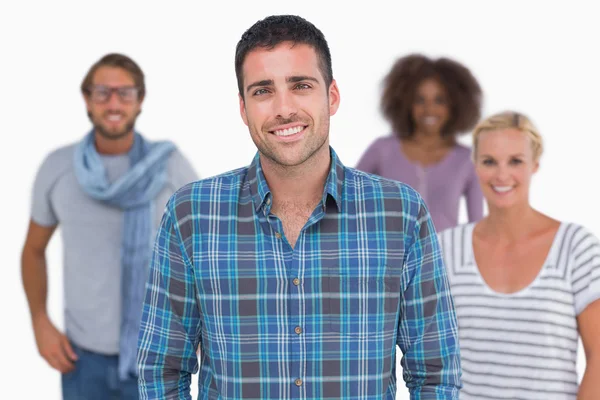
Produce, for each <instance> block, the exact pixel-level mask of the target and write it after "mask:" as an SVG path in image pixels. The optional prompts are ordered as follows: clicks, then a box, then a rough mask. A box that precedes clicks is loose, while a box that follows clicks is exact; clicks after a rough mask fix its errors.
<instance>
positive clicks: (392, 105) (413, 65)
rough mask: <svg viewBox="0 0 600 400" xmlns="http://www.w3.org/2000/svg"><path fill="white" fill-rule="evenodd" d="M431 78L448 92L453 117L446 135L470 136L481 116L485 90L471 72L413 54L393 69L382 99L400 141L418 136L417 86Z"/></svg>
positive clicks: (447, 60) (462, 66) (388, 77)
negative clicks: (414, 115)
mask: <svg viewBox="0 0 600 400" xmlns="http://www.w3.org/2000/svg"><path fill="white" fill-rule="evenodd" d="M429 78H434V79H437V80H438V81H439V82H440V83H441V84H442V85H443V86H444V87H445V88H446V91H447V93H448V100H449V107H450V118H449V120H448V122H447V123H446V124H445V125H444V127H443V128H442V132H441V134H442V136H453V135H457V134H463V133H466V132H468V131H470V130H471V129H472V128H473V127H474V126H475V124H476V123H477V122H478V121H479V119H480V117H481V105H482V92H481V87H480V86H479V83H478V82H477V79H475V77H474V76H473V74H471V71H469V69H467V68H466V67H465V66H464V65H462V64H460V63H458V62H456V61H453V60H451V59H448V58H438V59H431V58H428V57H426V56H424V55H421V54H410V55H408V56H405V57H402V58H400V59H398V60H397V61H396V63H395V64H394V65H393V66H392V69H391V71H390V72H389V73H388V75H387V76H386V77H385V79H384V82H383V83H384V90H383V95H382V98H381V111H382V113H383V115H384V117H385V118H386V119H387V120H388V121H389V122H390V123H391V125H392V128H393V130H394V133H395V134H396V135H398V137H399V138H400V139H406V138H410V137H411V136H412V135H413V134H414V131H415V124H414V121H413V118H412V105H413V102H414V100H415V96H416V91H417V87H418V86H419V84H420V83H421V82H422V81H424V80H425V79H429Z"/></svg>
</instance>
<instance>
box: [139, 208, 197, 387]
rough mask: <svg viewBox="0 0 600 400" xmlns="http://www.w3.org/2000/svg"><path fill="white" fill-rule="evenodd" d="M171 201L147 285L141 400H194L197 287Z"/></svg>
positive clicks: (141, 339) (141, 337) (142, 330)
mask: <svg viewBox="0 0 600 400" xmlns="http://www.w3.org/2000/svg"><path fill="white" fill-rule="evenodd" d="M172 200H173V199H171V201H170V202H169V204H168V205H167V208H166V211H165V214H164V215H163V217H162V221H161V225H160V228H159V231H158V233H157V236H156V240H155V243H154V250H153V254H152V259H151V263H150V268H149V276H148V282H147V285H146V295H145V299H144V305H143V310H142V321H141V325H140V334H139V340H138V358H137V364H138V372H139V379H138V388H139V395H140V399H191V394H190V384H191V374H193V373H196V372H197V371H198V360H197V356H196V348H197V347H198V344H199V341H200V332H201V326H200V312H199V308H198V304H197V301H196V295H195V293H196V286H195V285H196V284H195V278H194V272H193V269H192V265H191V262H190V258H189V257H188V255H187V253H186V248H185V245H184V240H182V238H181V231H180V230H179V227H178V225H177V222H176V221H174V220H173V214H174V213H173V208H172V207H171V204H172ZM190 247H191V245H190Z"/></svg>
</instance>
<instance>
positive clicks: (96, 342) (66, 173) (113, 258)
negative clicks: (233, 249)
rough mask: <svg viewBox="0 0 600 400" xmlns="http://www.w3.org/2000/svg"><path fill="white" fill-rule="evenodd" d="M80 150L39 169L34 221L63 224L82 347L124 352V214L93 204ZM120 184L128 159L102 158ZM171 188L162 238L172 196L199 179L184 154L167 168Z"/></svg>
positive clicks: (73, 324)
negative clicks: (78, 169) (77, 164)
mask: <svg viewBox="0 0 600 400" xmlns="http://www.w3.org/2000/svg"><path fill="white" fill-rule="evenodd" d="M74 150H75V145H70V146H66V147H62V148H59V149H57V150H55V151H53V152H52V153H50V154H49V155H48V157H46V159H45V160H44V162H43V163H42V165H41V167H40V169H39V170H38V173H37V176H36V179H35V183H34V187H33V199H32V210H31V218H32V220H33V222H35V223H37V224H39V225H42V226H55V225H59V229H60V232H61V237H62V242H63V257H64V289H65V293H64V294H65V299H64V301H65V327H66V332H67V335H68V336H69V338H70V339H71V340H73V342H75V343H76V344H77V345H79V346H81V347H83V348H85V349H88V350H91V351H95V352H98V353H103V354H117V353H118V352H119V330H120V318H121V232H122V224H123V211H121V210H120V209H117V208H113V207H109V206H107V205H105V204H103V203H102V202H99V201H97V200H94V199H92V198H91V197H89V196H88V195H86V194H85V193H84V192H83V190H82V189H81V187H80V185H79V183H78V182H77V178H76V177H75V171H74V165H73V157H74V156H73V152H74ZM102 160H103V162H104V166H105V168H106V171H107V174H108V179H109V181H110V182H114V181H115V180H116V179H118V178H119V177H120V176H121V175H122V174H124V173H125V172H126V171H127V170H128V168H129V157H128V156H127V155H126V154H122V155H114V156H106V155H103V156H102ZM167 170H168V178H167V184H166V185H165V188H164V189H163V190H162V191H161V192H160V194H159V195H158V197H157V198H156V202H155V204H154V215H155V220H154V232H151V234H152V235H155V234H156V231H157V230H158V226H159V224H160V220H161V218H162V215H163V211H164V207H165V205H166V203H167V201H168V200H169V197H170V196H171V195H172V194H173V193H174V192H175V191H176V190H177V189H179V188H180V187H182V186H184V185H186V184H187V183H189V182H192V181H195V180H197V179H198V176H197V175H196V173H195V171H194V169H193V168H192V166H191V164H190V163H189V161H188V160H187V159H186V158H185V157H184V156H183V155H182V154H181V152H179V151H178V150H175V151H173V153H171V156H170V158H169V161H168V164H167Z"/></svg>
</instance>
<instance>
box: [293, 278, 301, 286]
mask: <svg viewBox="0 0 600 400" xmlns="http://www.w3.org/2000/svg"><path fill="white" fill-rule="evenodd" d="M292 282H294V285H296V286H298V285H299V284H300V279H298V278H294V280H293V281H292Z"/></svg>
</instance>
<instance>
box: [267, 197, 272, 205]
mask: <svg viewBox="0 0 600 400" xmlns="http://www.w3.org/2000/svg"><path fill="white" fill-rule="evenodd" d="M270 204H271V198H270V197H269V198H268V199H267V205H270Z"/></svg>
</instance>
